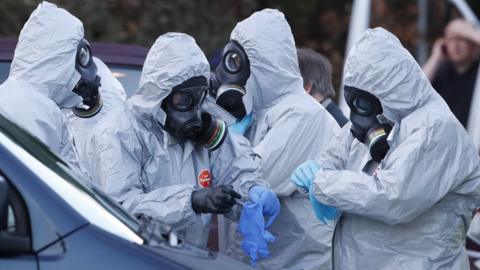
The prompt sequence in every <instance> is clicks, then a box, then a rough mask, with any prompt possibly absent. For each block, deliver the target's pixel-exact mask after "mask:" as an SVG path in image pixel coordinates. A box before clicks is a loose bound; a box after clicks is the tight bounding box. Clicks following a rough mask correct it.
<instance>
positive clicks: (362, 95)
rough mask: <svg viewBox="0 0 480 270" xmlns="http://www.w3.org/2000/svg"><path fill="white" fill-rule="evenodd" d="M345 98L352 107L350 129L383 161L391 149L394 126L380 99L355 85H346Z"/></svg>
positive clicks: (374, 157)
mask: <svg viewBox="0 0 480 270" xmlns="http://www.w3.org/2000/svg"><path fill="white" fill-rule="evenodd" d="M344 90H345V100H346V102H347V104H348V106H349V107H350V121H351V122H352V125H351V128H350V131H351V133H352V135H353V136H354V137H355V138H356V139H357V140H359V141H360V142H362V143H364V144H365V145H366V146H367V147H368V149H369V152H370V155H371V156H372V159H373V160H375V161H378V162H379V161H381V160H382V159H383V158H384V157H385V155H386V154H387V152H388V150H389V148H390V147H389V145H388V142H387V137H388V134H389V133H390V131H391V130H392V126H391V125H390V124H389V123H388V122H387V120H386V119H385V117H384V116H383V115H382V113H383V108H382V105H381V103H380V100H379V99H378V98H377V97H375V96H374V95H372V94H370V93H368V92H366V91H363V90H360V89H358V88H355V87H350V86H345V88H344Z"/></svg>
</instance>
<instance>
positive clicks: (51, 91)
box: [9, 1, 84, 108]
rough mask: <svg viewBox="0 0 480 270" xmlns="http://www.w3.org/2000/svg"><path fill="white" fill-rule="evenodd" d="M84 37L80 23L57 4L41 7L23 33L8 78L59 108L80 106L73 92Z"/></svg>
mask: <svg viewBox="0 0 480 270" xmlns="http://www.w3.org/2000/svg"><path fill="white" fill-rule="evenodd" d="M83 37H84V31H83V25H82V23H81V22H80V20H78V19H77V18H76V17H74V16H73V15H71V14H70V13H68V12H67V11H66V10H64V9H61V8H57V6H56V5H54V4H51V3H49V2H45V1H44V2H42V3H40V4H39V5H38V7H37V8H36V9H35V10H34V11H33V13H32V14H31V15H30V18H29V19H28V21H27V22H26V23H25V25H24V26H23V28H22V31H21V32H20V36H19V38H18V44H17V47H16V48H15V55H14V57H13V61H12V66H11V70H10V76H9V78H11V79H14V80H22V81H25V82H27V83H28V84H30V85H32V86H33V89H35V90H36V91H38V92H40V93H41V94H43V95H45V96H47V97H48V98H50V99H52V100H53V101H55V103H56V104H57V105H58V106H59V107H62V108H68V107H72V106H74V105H76V104H78V103H80V102H81V101H82V99H81V98H80V96H78V95H77V94H75V93H73V92H72V90H73V88H74V86H75V84H76V83H77V82H78V80H79V79H80V73H78V72H77V71H76V70H75V59H76V54H77V45H78V43H79V42H80V40H81V39H82V38H83Z"/></svg>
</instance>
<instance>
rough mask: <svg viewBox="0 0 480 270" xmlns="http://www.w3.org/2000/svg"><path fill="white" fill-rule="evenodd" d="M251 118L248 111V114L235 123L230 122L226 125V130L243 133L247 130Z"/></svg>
mask: <svg viewBox="0 0 480 270" xmlns="http://www.w3.org/2000/svg"><path fill="white" fill-rule="evenodd" d="M252 120H253V117H252V114H251V113H250V114H249V115H246V116H244V117H243V118H242V120H240V121H238V122H236V123H235V124H231V125H230V126H229V127H228V130H229V131H231V132H233V133H236V134H240V135H245V132H247V130H248V128H249V127H250V125H251V124H252Z"/></svg>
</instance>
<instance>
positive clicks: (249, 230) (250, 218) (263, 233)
mask: <svg viewBox="0 0 480 270" xmlns="http://www.w3.org/2000/svg"><path fill="white" fill-rule="evenodd" d="M262 212H263V210H262V205H261V204H260V203H254V202H247V203H245V204H244V205H243V210H242V214H241V216H240V223H239V224H238V231H239V232H240V233H241V234H242V236H243V241H242V249H243V251H244V252H245V253H246V254H247V255H248V256H249V257H250V259H251V261H250V263H251V265H252V266H253V267H255V265H256V263H257V259H258V258H259V257H261V258H265V257H268V256H270V253H269V252H268V242H273V241H274V240H275V237H274V236H273V235H272V234H271V233H270V232H269V231H267V230H266V229H265V225H264V224H265V220H264V218H263V213H262Z"/></svg>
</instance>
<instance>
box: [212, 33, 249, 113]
mask: <svg viewBox="0 0 480 270" xmlns="http://www.w3.org/2000/svg"><path fill="white" fill-rule="evenodd" d="M248 77H250V62H249V61H248V57H247V54H246V53H245V51H244V50H243V48H242V46H241V45H240V44H239V43H238V42H236V41H235V40H232V41H230V42H229V43H228V44H227V45H226V46H225V48H224V49H223V53H222V61H221V63H220V64H219V65H218V67H217V69H216V70H215V72H214V73H212V74H211V78H210V94H211V95H213V96H214V97H215V100H216V103H217V104H218V105H219V106H220V107H222V108H224V109H225V110H226V111H228V112H229V113H230V114H232V115H233V116H235V117H236V118H237V119H239V120H240V119H242V118H243V117H244V116H245V115H246V110H245V105H244V104H243V99H242V98H243V96H244V95H245V93H246V91H245V84H246V83H247V80H248Z"/></svg>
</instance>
